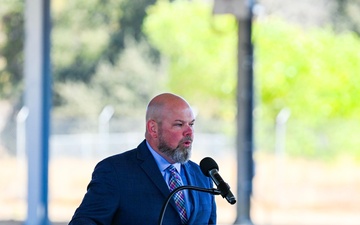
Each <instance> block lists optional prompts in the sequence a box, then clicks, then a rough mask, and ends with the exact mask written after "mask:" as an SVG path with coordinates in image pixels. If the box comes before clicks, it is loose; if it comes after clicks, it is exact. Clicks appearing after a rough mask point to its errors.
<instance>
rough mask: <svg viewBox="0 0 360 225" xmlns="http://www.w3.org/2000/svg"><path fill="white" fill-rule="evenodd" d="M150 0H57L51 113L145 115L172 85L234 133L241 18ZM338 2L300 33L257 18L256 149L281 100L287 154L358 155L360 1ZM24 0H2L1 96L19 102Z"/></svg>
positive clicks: (202, 4) (266, 146)
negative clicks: (326, 19)
mask: <svg viewBox="0 0 360 225" xmlns="http://www.w3.org/2000/svg"><path fill="white" fill-rule="evenodd" d="M154 3H155V0H87V1H85V0H72V1H70V0H52V12H53V15H52V16H53V28H52V63H53V77H54V79H53V81H54V85H53V90H54V91H53V92H54V114H53V115H54V117H56V121H63V120H66V119H69V120H72V122H73V121H75V120H86V123H87V124H96V121H97V120H96V119H97V118H96V117H97V116H98V115H99V113H100V112H101V110H102V109H103V107H105V106H106V105H112V106H113V107H114V108H115V112H116V114H115V117H118V118H120V117H123V118H125V117H128V116H137V115H139V116H140V115H143V110H144V105H145V104H146V102H147V101H148V100H149V99H150V98H151V97H152V96H153V95H154V94H156V92H158V91H164V90H169V91H172V92H176V93H178V94H180V95H182V96H184V97H185V98H187V99H189V101H190V103H191V104H192V105H194V106H195V108H196V110H197V112H198V114H199V115H200V116H199V118H200V120H203V122H204V123H206V121H216V122H209V123H208V124H206V126H207V128H206V129H207V131H212V132H227V133H229V134H233V133H234V132H235V131H234V128H235V126H234V121H235V116H236V99H235V96H236V79H237V75H236V73H237V72H236V68H237V65H236V63H237V59H236V56H237V52H236V51H237V23H236V21H235V19H234V18H233V17H232V16H229V15H221V16H219V15H217V16H214V15H212V13H211V11H212V8H211V7H212V6H211V4H209V2H206V1H183V0H178V1H166V0H159V1H157V3H156V4H155V5H153V4H154ZM337 3H338V4H335V6H336V7H337V8H336V7H335V8H334V9H336V11H334V12H335V13H334V17H333V18H334V21H333V28H335V29H330V28H318V29H313V30H307V31H305V30H303V29H301V28H299V27H297V26H295V25H294V24H291V25H290V24H288V23H286V22H284V21H281V20H277V19H273V18H268V19H267V20H258V21H255V22H254V36H253V40H254V43H255V59H256V60H255V65H254V66H255V68H254V69H255V87H256V93H255V94H256V109H255V113H254V115H255V126H256V127H255V132H256V135H255V137H256V139H257V140H256V145H257V146H256V148H257V149H261V150H270V151H273V150H274V148H276V147H275V132H274V131H275V126H276V124H275V118H276V117H277V115H278V113H279V112H280V111H281V110H283V109H284V108H286V109H289V110H290V111H291V115H290V119H289V121H288V123H287V138H286V140H287V143H286V147H287V148H286V149H287V150H288V151H289V153H291V154H293V155H302V156H304V155H306V156H311V157H314V156H317V157H331V156H333V155H336V154H339V153H341V152H348V153H351V154H352V155H354V156H356V157H359V158H360V151H358V150H357V148H358V146H359V145H360V143H359V142H360V141H359V139H358V138H357V136H356V134H358V133H359V132H360V126H359V125H360V124H359V121H360V120H359V119H360V118H359V117H360V108H359V106H358V104H357V99H358V98H359V97H360V96H359V95H360V77H359V76H358V75H359V74H360V65H359V63H358V62H359V60H360V54H359V53H358V51H357V49H358V48H359V47H360V46H359V45H360V41H359V38H358V34H359V25H358V24H360V23H358V21H359V19H358V17H359V15H360V14H359V13H357V12H358V9H359V4H358V3H357V1H355V0H346V1H345V0H338V1H337ZM152 5H153V6H152ZM149 6H151V7H149ZM23 8H24V1H22V0H13V1H10V0H9V1H3V2H2V5H1V8H0V18H1V20H0V98H10V97H11V98H13V100H14V101H15V102H20V101H21V100H20V99H21V97H20V95H21V93H22V78H23V74H22V70H23V68H22V67H23V55H22V54H23V53H22V52H23V40H24V31H23V30H24V18H23ZM146 13H148V14H146ZM337 13H338V14H337ZM145 18H146V20H145V23H144V24H143V22H144V19H145ZM142 28H143V30H142ZM333 30H334V31H335V32H334V31H333ZM338 31H341V32H339V33H337V32H338ZM348 31H352V32H348ZM149 41H150V43H149ZM152 45H153V46H155V47H156V48H154V47H152ZM157 49H158V50H159V51H160V52H161V55H160V53H159V52H158V50H157ZM89 103H90V104H89ZM16 107H20V104H19V105H18V106H16ZM16 111H17V110H14V114H13V117H12V119H14V115H15V113H16ZM218 121H221V122H222V123H218ZM12 122H14V121H12ZM55 123H56V122H55ZM63 124H65V123H62V122H59V123H58V124H55V126H54V129H57V128H58V127H61V126H62V125H63ZM133 126H134V125H133ZM8 127H12V128H13V127H14V124H13V123H9V125H8ZM64 129H65V128H64ZM65 130H66V131H68V130H67V129H65ZM9 133H10V132H9Z"/></svg>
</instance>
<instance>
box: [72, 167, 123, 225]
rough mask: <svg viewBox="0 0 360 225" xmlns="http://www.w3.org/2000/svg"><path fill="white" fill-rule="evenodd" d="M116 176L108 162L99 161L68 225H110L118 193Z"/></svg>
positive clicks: (115, 208)
mask: <svg viewBox="0 0 360 225" xmlns="http://www.w3.org/2000/svg"><path fill="white" fill-rule="evenodd" d="M116 184H117V176H116V173H115V170H114V169H113V166H112V165H111V163H109V161H106V160H104V161H101V162H100V163H98V165H97V166H96V167H95V169H94V172H93V174H92V179H91V181H90V183H89V185H88V187H87V192H86V194H85V196H84V198H83V200H82V202H81V204H80V206H79V207H78V208H77V209H76V211H75V214H74V216H73V218H72V220H71V221H70V223H69V225H82V224H90V225H92V224H111V221H112V218H113V215H114V213H115V212H116V210H117V208H118V207H117V203H118V202H119V201H117V200H116V199H119V197H120V195H119V193H120V191H119V190H117V185H116Z"/></svg>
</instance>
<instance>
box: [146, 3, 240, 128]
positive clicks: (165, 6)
mask: <svg viewBox="0 0 360 225" xmlns="http://www.w3.org/2000/svg"><path fill="white" fill-rule="evenodd" d="M148 14H149V15H148V17H147V18H146V20H145V23H144V30H145V32H146V33H147V35H148V37H149V39H150V40H151V42H152V43H153V45H154V46H156V47H157V48H158V49H159V50H160V51H161V53H162V54H163V55H164V56H166V58H167V59H168V60H169V63H168V72H169V74H170V77H169V82H168V85H169V88H170V89H171V90H172V91H174V92H176V93H179V94H180V95H182V96H184V97H185V98H188V99H191V100H192V101H194V102H196V107H197V108H198V111H199V114H200V115H201V117H206V118H213V119H214V118H215V119H216V118H221V120H225V121H227V122H230V121H231V122H232V121H234V119H235V113H236V108H235V103H236V102H235V98H234V96H235V88H236V82H234V81H235V79H236V66H235V63H236V54H237V52H236V50H237V48H236V45H237V36H236V29H237V28H236V23H235V19H234V18H233V17H232V16H223V17H214V16H213V15H212V14H211V8H210V5H209V4H207V3H204V2H201V1H191V2H187V1H175V2H173V3H170V2H167V1H159V2H158V3H157V4H156V5H155V6H153V7H151V8H150V9H149V10H148Z"/></svg>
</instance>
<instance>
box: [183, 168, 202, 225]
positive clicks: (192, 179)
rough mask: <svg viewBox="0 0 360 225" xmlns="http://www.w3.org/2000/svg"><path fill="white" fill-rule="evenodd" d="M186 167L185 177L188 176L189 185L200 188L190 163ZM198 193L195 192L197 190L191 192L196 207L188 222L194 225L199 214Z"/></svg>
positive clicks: (190, 195)
mask: <svg viewBox="0 0 360 225" xmlns="http://www.w3.org/2000/svg"><path fill="white" fill-rule="evenodd" d="M184 167H185V175H186V178H187V180H188V185H191V186H196V187H197V186H198V184H197V182H196V179H195V173H194V171H193V170H192V169H191V165H190V164H189V163H185V164H184ZM197 192H198V191H195V190H189V197H190V198H191V200H192V202H193V204H194V206H193V208H194V211H193V212H191V215H190V218H189V221H188V224H192V223H193V221H194V219H195V217H196V214H197V209H198V208H199V195H198V193H197Z"/></svg>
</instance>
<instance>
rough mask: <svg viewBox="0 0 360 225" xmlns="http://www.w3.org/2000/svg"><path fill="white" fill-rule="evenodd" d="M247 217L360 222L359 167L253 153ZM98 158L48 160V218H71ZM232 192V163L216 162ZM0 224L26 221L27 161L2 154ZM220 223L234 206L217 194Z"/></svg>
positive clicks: (312, 223) (268, 224)
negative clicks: (249, 210)
mask: <svg viewBox="0 0 360 225" xmlns="http://www.w3.org/2000/svg"><path fill="white" fill-rule="evenodd" d="M255 160H256V170H255V171H256V175H255V177H254V184H253V196H252V202H251V218H252V221H253V223H254V224H256V225H359V224H360V191H359V190H360V165H359V164H356V163H355V162H353V161H352V160H351V159H349V158H344V159H342V160H339V161H338V162H336V163H321V162H316V161H305V160H301V159H288V158H282V159H279V158H275V157H273V156H268V155H256V157H255ZM97 161H98V160H79V159H73V158H62V159H60V158H59V159H56V160H51V161H50V171H49V192H50V193H49V218H50V220H51V221H52V222H53V224H56V225H64V224H67V222H68V221H69V220H70V218H71V216H72V214H73V213H74V210H75V209H76V207H77V206H78V205H79V203H80V201H81V198H82V197H83V195H84V193H85V190H86V185H87V183H88V182H89V179H90V176H91V172H92V170H93V168H94V166H95V164H96V162H97ZM218 164H219V167H220V172H221V174H222V176H223V178H224V180H225V181H227V182H228V183H229V185H230V186H231V189H232V190H233V193H234V194H236V179H235V178H236V162H235V159H233V160H230V161H229V160H227V161H226V163H225V162H222V161H218ZM0 168H1V169H0V221H2V222H0V225H5V224H6V225H18V224H22V222H19V221H24V220H25V219H26V207H27V205H26V188H27V181H26V163H25V162H24V161H21V160H20V161H17V160H16V159H15V158H11V157H6V156H1V158H0ZM216 199H217V204H218V223H219V224H233V222H234V221H235V218H236V208H237V205H230V204H228V203H227V202H226V201H225V200H224V199H222V198H221V197H220V196H217V197H216Z"/></svg>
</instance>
